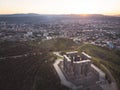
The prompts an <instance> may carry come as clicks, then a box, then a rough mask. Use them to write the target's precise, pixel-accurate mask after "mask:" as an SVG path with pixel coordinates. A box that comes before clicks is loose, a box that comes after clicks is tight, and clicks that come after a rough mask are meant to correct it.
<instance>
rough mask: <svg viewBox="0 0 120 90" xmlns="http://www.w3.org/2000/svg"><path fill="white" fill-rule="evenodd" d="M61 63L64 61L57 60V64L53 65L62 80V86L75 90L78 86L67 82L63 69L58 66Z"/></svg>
mask: <svg viewBox="0 0 120 90" xmlns="http://www.w3.org/2000/svg"><path fill="white" fill-rule="evenodd" d="M60 61H62V59H57V60H56V62H55V63H54V64H53V66H54V68H55V69H56V71H57V74H58V76H59V78H60V80H61V84H63V85H65V86H67V87H69V88H71V89H75V88H76V86H75V85H74V84H72V83H71V82H69V81H67V80H66V78H65V76H64V74H63V72H62V71H61V69H60V68H59V66H58V64H59V63H60Z"/></svg>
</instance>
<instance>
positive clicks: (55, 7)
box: [0, 0, 120, 15]
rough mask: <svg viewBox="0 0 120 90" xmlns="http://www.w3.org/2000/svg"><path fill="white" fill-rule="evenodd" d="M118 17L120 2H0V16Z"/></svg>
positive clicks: (84, 0)
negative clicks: (64, 15) (62, 15)
mask: <svg viewBox="0 0 120 90" xmlns="http://www.w3.org/2000/svg"><path fill="white" fill-rule="evenodd" d="M14 13H39V14H104V15H119V14H120V0H52V1H51V0H12V1H11V0H0V14H14Z"/></svg>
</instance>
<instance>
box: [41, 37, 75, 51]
mask: <svg viewBox="0 0 120 90" xmlns="http://www.w3.org/2000/svg"><path fill="white" fill-rule="evenodd" d="M74 45H75V43H74V42H73V41H72V40H71V39H65V38H59V39H51V40H46V41H43V42H41V44H40V46H39V47H40V48H45V49H48V50H51V51H53V50H54V51H56V50H57V51H59V50H60V51H61V50H69V49H72V46H74Z"/></svg>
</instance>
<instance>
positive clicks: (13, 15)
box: [0, 13, 40, 17]
mask: <svg viewBox="0 0 120 90" xmlns="http://www.w3.org/2000/svg"><path fill="white" fill-rule="evenodd" d="M29 16H40V14H35V13H28V14H22V13H21V14H1V15H0V17H29Z"/></svg>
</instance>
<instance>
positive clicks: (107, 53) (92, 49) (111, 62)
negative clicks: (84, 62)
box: [79, 44, 120, 87]
mask: <svg viewBox="0 0 120 90" xmlns="http://www.w3.org/2000/svg"><path fill="white" fill-rule="evenodd" d="M79 51H80V52H81V51H84V52H86V53H88V54H89V55H91V56H92V60H93V62H94V63H95V64H96V65H98V66H99V65H100V63H101V64H103V65H105V66H106V67H107V68H109V70H110V71H111V72H112V74H113V75H114V77H115V79H116V81H117V83H118V85H120V77H119V76H120V55H119V52H120V51H114V50H109V49H107V48H102V47H99V46H94V45H90V44H85V45H82V46H81V47H80V48H79ZM119 87H120V86H119Z"/></svg>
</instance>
